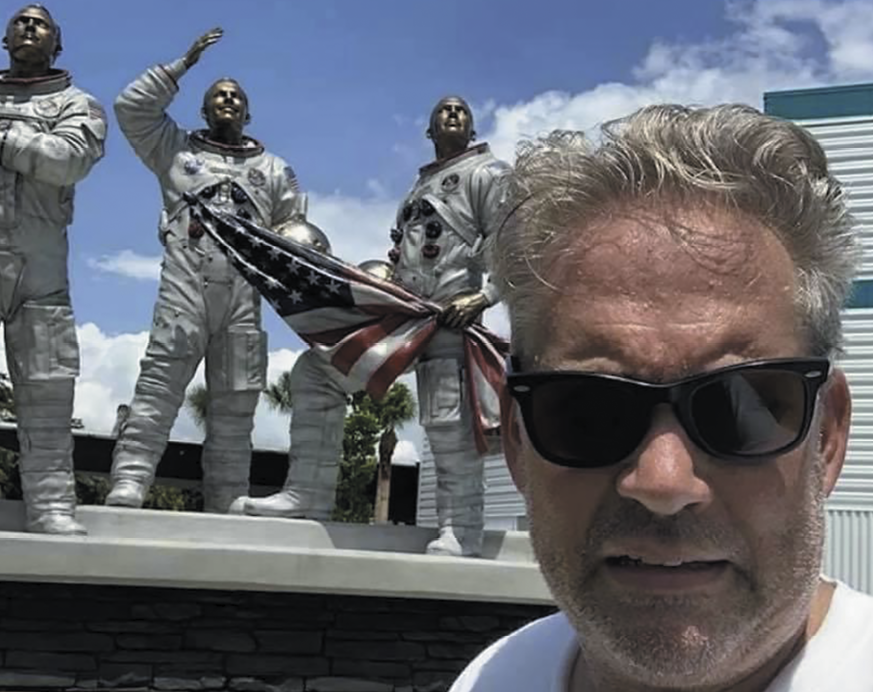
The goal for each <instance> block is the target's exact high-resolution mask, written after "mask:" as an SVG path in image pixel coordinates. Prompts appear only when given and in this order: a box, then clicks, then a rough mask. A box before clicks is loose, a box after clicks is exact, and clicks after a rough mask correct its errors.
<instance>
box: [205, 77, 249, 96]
mask: <svg viewBox="0 0 873 692" xmlns="http://www.w3.org/2000/svg"><path fill="white" fill-rule="evenodd" d="M228 89H232V90H234V91H238V92H240V93H245V91H244V90H243V88H242V87H241V86H240V83H239V82H237V81H236V80H235V79H219V80H218V81H217V82H215V83H214V84H213V85H212V86H211V87H209V93H211V94H212V93H215V92H216V91H226V90H228Z"/></svg>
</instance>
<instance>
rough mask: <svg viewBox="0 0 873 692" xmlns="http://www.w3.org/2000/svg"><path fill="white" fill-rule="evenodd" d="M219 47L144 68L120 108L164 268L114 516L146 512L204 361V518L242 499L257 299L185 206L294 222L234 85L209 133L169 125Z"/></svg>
mask: <svg viewBox="0 0 873 692" xmlns="http://www.w3.org/2000/svg"><path fill="white" fill-rule="evenodd" d="M221 36H222V30H221V29H213V30H212V31H210V32H208V33H206V34H204V35H203V36H202V37H200V38H199V39H197V41H195V42H194V44H193V45H192V46H191V48H190V49H189V50H188V52H187V53H186V54H185V55H184V56H183V57H182V58H180V59H178V60H176V61H175V62H172V63H169V64H166V65H157V66H155V67H152V68H149V69H148V70H146V72H145V73H144V74H142V75H141V76H140V77H139V78H137V79H136V80H135V81H134V82H132V83H131V84H130V85H129V86H128V87H127V88H126V89H125V90H124V91H123V92H122V93H121V95H120V96H119V97H118V98H117V99H116V102H115V113H116V115H117V117H118V124H119V126H120V127H121V130H122V132H123V133H124V135H125V137H126V138H127V140H128V141H129V142H130V144H131V146H132V147H133V150H134V151H135V152H136V155H137V156H138V157H139V158H140V159H141V160H142V162H143V163H144V164H145V165H146V166H147V167H148V168H149V169H150V170H151V171H152V172H153V173H154V174H155V175H156V176H157V177H158V181H159V183H160V187H161V193H162V196H163V210H162V212H161V217H160V224H159V235H160V239H161V242H162V244H163V245H164V262H163V268H162V270H161V282H160V288H159V291H158V299H157V303H156V305H155V310H154V320H153V323H152V328H151V334H150V336H149V342H148V346H147V348H146V353H145V356H144V358H143V359H142V361H141V364H140V374H139V378H138V379H137V382H136V388H135V391H134V397H133V401H132V402H131V405H130V413H129V415H128V417H127V420H126V421H125V422H124V424H123V425H122V426H121V430H120V433H119V436H118V442H117V443H116V446H115V452H114V455H113V463H112V491H111V492H110V493H109V496H108V497H107V499H106V504H109V505H117V506H123V507H140V506H141V505H142V503H143V500H144V499H145V496H146V493H147V491H148V489H149V487H150V486H151V484H152V482H153V480H154V475H155V469H156V467H157V465H158V462H159V461H160V459H161V456H162V454H163V452H164V449H165V447H166V444H167V440H168V437H169V434H170V429H171V428H172V426H173V423H174V421H175V420H176V416H177V414H178V412H179V408H180V406H181V405H182V403H183V401H184V398H185V389H186V387H187V386H188V384H189V382H190V381H191V379H192V377H193V376H194V373H195V371H196V369H197V366H198V364H199V363H200V361H201V360H203V359H204V358H205V359H206V387H207V390H208V403H207V409H206V440H205V443H204V446H203V456H202V467H203V496H204V509H205V511H207V512H225V511H227V509H228V506H229V505H230V503H231V501H232V500H233V499H234V498H235V497H237V496H239V495H242V494H245V493H246V492H247V491H248V483H249V467H250V464H251V449H252V445H251V432H252V428H253V425H254V413H255V408H256V406H257V403H258V397H259V395H260V392H261V390H262V389H263V388H264V386H265V384H266V382H265V381H266V367H267V339H266V334H265V333H264V331H263V330H262V329H261V299H260V296H258V295H257V294H256V292H255V290H254V289H253V288H252V287H251V286H250V285H249V284H248V283H246V281H245V280H244V279H243V278H242V276H241V275H240V274H239V273H238V272H237V270H236V269H234V268H233V267H232V266H231V264H230V262H229V261H228V260H227V258H226V257H225V255H223V254H222V253H221V251H220V250H219V249H218V247H217V246H216V245H215V243H214V242H213V241H212V239H211V238H210V237H209V236H208V235H205V234H204V231H203V228H202V227H201V226H200V225H199V224H198V223H197V222H196V220H194V219H193V218H192V217H191V215H190V214H189V209H188V205H187V203H186V202H185V200H184V197H183V195H184V194H185V193H191V194H195V195H197V196H199V197H200V198H201V199H203V200H206V201H207V202H209V203H211V204H212V205H214V206H216V207H217V208H219V209H222V210H225V211H228V212H230V213H234V214H237V215H240V216H242V217H244V218H249V219H251V220H252V221H254V222H256V223H258V224H260V225H262V226H265V227H267V228H277V227H279V226H281V225H282V224H284V223H286V222H288V221H289V220H290V219H291V218H292V217H294V216H295V213H296V212H297V203H298V187H297V181H296V178H295V176H294V173H293V171H292V170H291V168H290V167H289V166H288V165H287V164H286V163H285V162H284V161H283V160H282V159H280V158H279V157H277V156H274V155H273V154H270V153H268V152H267V151H265V150H264V147H263V145H262V144H261V143H260V142H258V141H257V140H255V139H253V138H251V137H249V136H247V135H245V134H243V129H244V127H245V126H246V125H247V124H248V123H249V120H250V114H249V103H248V98H247V97H246V93H245V91H244V90H243V88H242V87H241V86H240V84H239V83H238V82H236V81H235V80H233V79H228V78H223V79H219V80H218V81H216V82H215V83H213V84H212V86H211V87H209V89H208V90H207V91H206V94H205V95H204V97H203V108H202V111H201V114H202V116H203V118H204V120H205V121H206V128H205V129H203V130H197V131H193V132H189V131H186V130H184V129H182V128H181V127H179V126H178V125H177V124H176V123H175V122H174V121H173V120H172V118H170V116H169V115H168V114H167V108H168V107H169V105H170V103H171V102H172V100H173V97H174V96H175V95H176V93H177V92H178V90H179V81H180V80H181V79H182V77H184V75H185V73H186V72H187V71H188V70H189V69H190V68H191V67H193V66H194V65H195V64H196V63H197V61H198V60H199V59H200V56H201V54H202V53H203V51H205V50H206V49H207V48H208V47H209V46H211V45H213V44H214V43H216V42H217V41H218V40H219V39H220V38H221Z"/></svg>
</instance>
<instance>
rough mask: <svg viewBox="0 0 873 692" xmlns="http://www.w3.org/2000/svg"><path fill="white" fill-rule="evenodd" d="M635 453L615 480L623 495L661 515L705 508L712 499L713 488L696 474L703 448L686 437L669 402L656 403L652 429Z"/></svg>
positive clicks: (620, 493) (619, 491)
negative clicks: (665, 403)
mask: <svg viewBox="0 0 873 692" xmlns="http://www.w3.org/2000/svg"><path fill="white" fill-rule="evenodd" d="M634 454H635V458H634V459H633V463H632V464H631V466H630V467H629V468H628V469H627V470H625V471H623V472H622V474H621V475H620V476H619V478H618V481H617V490H618V493H619V495H621V496H622V497H626V498H628V499H631V500H636V501H637V502H639V503H640V504H641V505H643V506H644V507H646V509H648V510H649V511H650V512H652V513H653V514H658V515H661V516H670V515H673V514H678V513H679V512H681V511H682V510H683V509H688V508H691V509H695V508H697V509H700V508H704V507H706V506H707V505H708V504H709V503H710V502H711V501H712V489H711V488H710V486H709V484H708V483H707V481H705V480H704V479H703V478H701V477H700V476H699V475H698V465H696V464H695V459H700V457H701V456H702V455H703V452H701V451H700V450H699V449H698V448H697V447H696V446H695V445H694V443H693V442H691V440H690V439H689V438H688V435H687V434H686V433H685V430H684V428H683V427H682V426H681V424H680V423H679V421H678V420H677V418H676V416H675V414H674V413H673V410H672V409H671V408H670V407H669V406H667V405H661V406H659V407H657V409H656V410H655V414H654V416H653V418H652V426H651V429H650V430H649V432H648V434H647V435H646V438H645V439H644V440H643V442H642V444H641V445H640V447H639V448H638V449H637V451H636V452H635V453H634Z"/></svg>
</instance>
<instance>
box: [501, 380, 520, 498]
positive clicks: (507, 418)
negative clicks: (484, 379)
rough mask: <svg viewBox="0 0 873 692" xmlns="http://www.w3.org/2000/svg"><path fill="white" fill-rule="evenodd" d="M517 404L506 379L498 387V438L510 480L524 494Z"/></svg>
mask: <svg viewBox="0 0 873 692" xmlns="http://www.w3.org/2000/svg"><path fill="white" fill-rule="evenodd" d="M521 425H523V423H522V421H521V420H519V410H518V405H517V404H516V403H515V400H514V399H513V398H512V396H511V395H510V394H509V387H507V386H506V380H504V381H503V385H502V386H501V388H500V438H501V440H502V442H503V454H504V456H505V457H506V465H507V466H508V467H509V473H510V475H511V476H512V482H513V483H515V487H516V488H518V491H519V492H520V493H521V494H522V495H524V493H525V489H526V487H527V473H526V470H525V468H524V462H523V461H522V459H521V428H520V426H521Z"/></svg>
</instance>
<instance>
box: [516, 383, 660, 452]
mask: <svg viewBox="0 0 873 692" xmlns="http://www.w3.org/2000/svg"><path fill="white" fill-rule="evenodd" d="M650 413H651V407H650V406H648V405H647V403H646V402H645V401H644V400H642V398H641V397H639V396H637V397H634V396H633V392H632V391H631V389H630V388H629V387H627V386H624V385H622V384H621V383H618V382H615V381H611V380H605V379H603V378H597V377H591V378H567V379H557V378H556V379H554V380H552V381H550V382H544V383H541V384H540V385H539V386H537V387H536V388H535V389H534V391H533V393H532V397H531V402H530V419H531V420H530V424H531V427H532V429H533V431H534V435H532V437H535V442H536V443H537V447H538V449H539V451H540V454H541V455H542V456H544V457H545V458H547V459H549V460H550V461H552V462H554V463H558V464H562V465H564V466H572V467H578V468H595V467H599V466H608V465H610V464H614V463H617V462H619V461H621V460H622V459H624V458H625V457H626V456H627V455H628V454H630V453H631V452H632V451H633V450H634V449H635V448H636V446H637V445H638V444H639V443H640V440H641V439H642V437H643V436H644V435H645V433H646V430H647V429H648V427H649V422H650Z"/></svg>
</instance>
